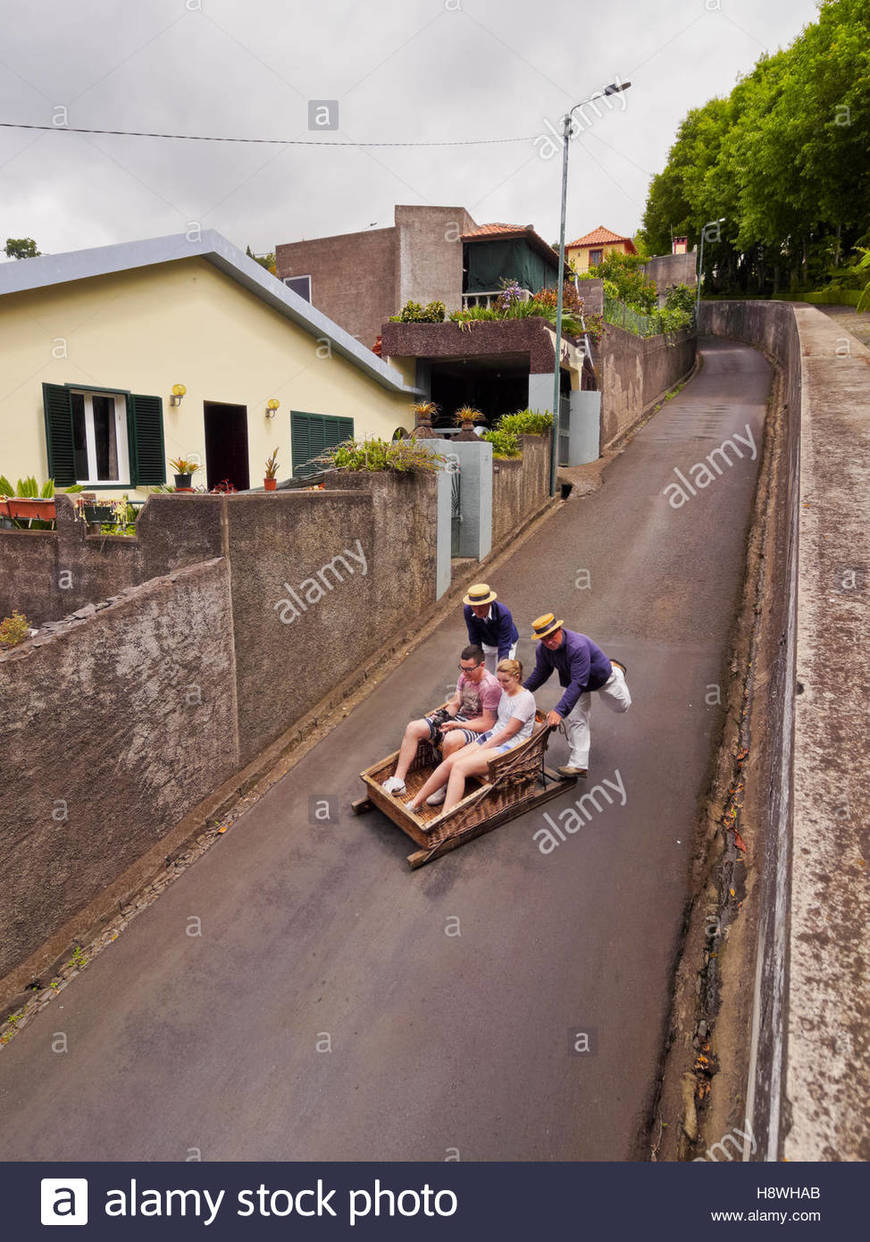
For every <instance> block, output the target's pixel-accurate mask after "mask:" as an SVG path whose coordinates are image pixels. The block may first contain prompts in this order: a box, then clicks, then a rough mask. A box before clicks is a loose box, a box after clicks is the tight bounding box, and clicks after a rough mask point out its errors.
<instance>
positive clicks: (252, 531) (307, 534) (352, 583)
mask: <svg viewBox="0 0 870 1242" xmlns="http://www.w3.org/2000/svg"><path fill="white" fill-rule="evenodd" d="M436 528H437V513H436V500H435V479H434V476H427V475H415V474H410V473H409V474H366V473H362V474H358V475H351V474H347V475H335V476H333V477H332V478H330V479H329V485H328V487H327V488H326V489H325V490H323V491H317V490H315V491H296V490H290V489H287V490H283V489H282V490H280V491H278V492H274V493H271V494H269V495H266V494H265V493H251V494H243V495H235V496H233V495H231V496H211V495H195V496H190V495H187V496H176V495H172V494H167V495H155V496H151V497H150V498H149V499H148V501H147V503H146V505H145V508H144V509H143V511H142V513H141V515H140V517H139V521H138V523H137V526H136V530H137V534H136V537H135V538H123V537H107V538H103V537H100V536H88V535H86V534H85V527H84V525H83V524H82V523H81V522H79V521H77V520H76V519H75V517H74V516H73V509H72V504H71V502H70V500H69V498H68V497H66V496H60V497H58V529H57V531H5V530H4V531H0V616H7V615H10V614H11V612H12V610H13V608H17V609H18V610H19V611H20V612H23V613H24V614H25V616H27V618H28V619H29V620H30V621H31V623H32V624H33V625H35V626H42V625H45V624H46V623H47V622H50V621H55V620H58V619H59V618H61V617H65V616H68V615H70V614H71V613H73V612H75V611H76V610H77V609H80V608H82V607H83V606H85V605H93V604H97V603H99V602H100V601H101V600H105V599H107V598H109V597H110V596H112V595H116V594H117V593H118V592H119V591H121V590H123V589H124V588H127V587H131V586H134V585H138V584H141V583H143V582H145V581H148V580H149V579H152V578H154V577H157V576H158V575H161V574H166V573H168V572H170V571H172V570H175V569H178V568H179V567H181V566H183V565H189V564H196V563H198V562H201V561H204V560H208V559H210V558H213V557H216V556H221V555H224V556H226V557H227V558H228V559H229V562H230V566H231V581H232V606H233V615H234V622H235V629H236V649H237V660H238V712H239V720H240V722H241V736H242V739H243V741H242V748H241V755H242V762H243V763H244V762H247V761H248V760H249V759H251V758H253V756H254V755H255V754H257V752H258V751H259V750H261V749H262V748H263V747H264V746H266V745H268V744H269V743H270V742H272V741H274V740H275V738H277V737H279V736H280V734H281V733H283V732H284V731H285V730H286V729H288V728H290V726H291V725H292V724H293V723H294V722H295V721H296V720H297V719H298V718H299V717H300V716H302V715H304V714H305V712H307V711H308V710H309V709H310V708H311V707H313V706H314V704H315V703H316V702H318V701H319V699H320V698H322V697H323V696H324V695H325V694H326V693H328V691H329V690H330V689H331V688H332V686H333V685H334V684H335V683H336V682H337V681H340V680H342V678H344V677H345V676H347V674H348V673H349V672H351V671H352V669H353V666H354V664H355V662H356V661H357V660H359V659H364V658H365V657H366V656H367V655H369V654H370V653H371V652H372V651H374V650H375V649H376V648H377V647H378V646H379V645H380V644H381V643H382V642H384V641H385V639H386V637H387V635H388V634H389V633H390V632H391V630H392V629H393V628H394V627H395V626H396V625H397V624H398V622H399V619H400V616H401V614H402V612H403V610H406V609H408V608H411V609H420V608H424V607H426V606H427V605H428V604H431V603H432V602H433V601H434V599H435V576H436V575H435V557H436V535H435V531H436ZM357 541H359V542H357ZM336 558H339V559H338V560H336ZM306 580H309V582H308V587H307V593H308V594H307V598H306V593H305V590H304V589H303V590H302V591H301V592H300V591H297V600H296V601H294V599H293V596H292V595H290V594H288V591H287V589H285V584H289V588H290V589H291V590H293V589H296V588H298V587H299V585H300V584H301V583H303V582H306ZM397 582H401V584H402V591H401V594H399V593H397V591H396V589H395V586H396V583H397ZM281 600H286V601H287V604H286V606H281V603H280V601H281ZM276 605H277V607H276ZM294 612H295V613H296V615H295V616H294ZM282 617H283V618H284V620H283V621H282V620H281V618H282ZM324 634H331V635H342V636H352V637H353V642H352V643H350V644H349V643H347V642H343V641H341V642H337V643H336V642H332V641H330V642H324V641H322V636H323V635H324ZM300 669H304V675H302V674H300V671H299V670H300Z"/></svg>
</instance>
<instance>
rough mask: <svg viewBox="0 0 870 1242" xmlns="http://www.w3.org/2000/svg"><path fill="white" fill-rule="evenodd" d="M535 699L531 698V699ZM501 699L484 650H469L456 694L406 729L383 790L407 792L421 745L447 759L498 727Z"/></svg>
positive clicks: (462, 661)
mask: <svg viewBox="0 0 870 1242" xmlns="http://www.w3.org/2000/svg"><path fill="white" fill-rule="evenodd" d="M530 697H531V696H530ZM500 699H501V686H500V685H499V684H498V681H496V679H495V677H493V675H492V673H490V672H488V671H487V668H486V665H485V663H484V658H483V651H482V649H481V648H480V647H475V646H471V647H466V648H464V650H463V652H462V655H461V656H460V657H459V681H458V682H457V683H456V693H455V694H454V695H453V697H452V698H451V699H450V700H449V701H448V702H447V703H446V704H445V706H444V707H440V708H439V709H438V711H437V712H434V713H433V714H432V715H431V716H424V717H423V719H422V720H412V721H411V723H410V724H409V725H408V727H407V728H406V729H405V736H404V737H403V738H402V745H401V748H400V750H399V758H398V761H397V763H396V770H395V772H394V773H393V775H392V776H390V777H388V778H387V779H386V780H385V781H384V783H383V787H384V789H385V790H386V792H387V793H389V794H400V793H403V792H404V790H405V777H406V776H407V775H408V768H409V767H410V766H411V764H412V762H413V760H414V757H415V755H416V754H417V745H418V743H419V742H421V741H423V740H424V739H425V738H428V739H429V741H430V742H431V743H432V744H433V746H438V747H440V748H441V753H442V755H444V756H445V758H446V757H447V756H448V755H451V754H453V753H454V752H456V751H458V750H460V749H461V748H462V747H463V746H466V745H467V744H468V743H469V742H474V741H476V740H477V737H478V735H479V734H481V733H485V732H486V731H487V730H488V729H491V728H492V726H493V725H494V724H495V713H496V709H497V708H498V704H499V700H500Z"/></svg>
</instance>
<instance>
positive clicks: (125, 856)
mask: <svg viewBox="0 0 870 1242" xmlns="http://www.w3.org/2000/svg"><path fill="white" fill-rule="evenodd" d="M83 612H84V615H80V616H75V617H70V618H68V619H67V620H65V621H61V622H58V623H56V624H54V625H53V626H51V627H50V628H48V629H45V630H43V631H41V632H40V634H39V635H37V636H36V637H35V638H32V639H30V640H29V641H27V642H25V643H23V644H22V645H21V646H20V647H17V648H15V649H13V650H11V651H7V652H4V653H0V692H2V697H3V703H4V709H3V710H4V729H3V735H4V741H3V780H2V782H0V873H2V875H3V904H4V916H3V919H2V920H0V978H2V977H3V976H4V975H6V974H7V973H8V972H9V971H10V970H11V969H12V968H13V967H14V966H15V965H17V964H18V963H19V962H21V961H23V960H24V959H25V958H26V957H28V956H29V955H30V954H31V953H32V952H34V951H35V950H36V949H37V948H39V947H40V946H41V945H42V944H43V943H45V942H46V941H47V940H49V939H50V938H51V936H52V935H53V933H54V932H56V931H57V929H58V928H60V927H61V926H62V925H63V924H64V923H65V922H66V921H67V920H68V919H69V918H71V917H72V916H73V915H75V913H76V912H77V911H79V910H81V909H83V908H84V907H85V906H86V905H87V904H88V903H89V902H90V901H92V900H93V899H94V898H95V897H97V896H98V895H99V894H100V893H101V892H102V891H103V890H104V889H105V888H106V887H107V886H108V885H110V884H111V883H112V882H113V881H114V880H115V879H117V877H118V876H120V875H121V873H122V872H123V871H124V870H125V869H126V868H127V867H128V866H129V865H130V864H131V863H133V862H135V861H136V859H138V858H139V857H140V856H141V855H143V854H144V853H146V852H147V851H148V850H149V849H150V848H151V847H152V846H153V845H154V844H155V843H156V842H157V841H159V840H160V838H161V836H163V835H164V834H165V833H167V832H168V831H169V830H170V829H171V828H172V827H174V825H175V824H177V823H178V822H179V820H181V819H182V818H183V817H184V816H185V815H186V814H187V812H188V811H189V810H190V809H191V808H192V807H194V806H195V805H196V804H197V803H198V802H200V801H201V800H202V799H203V798H204V797H206V795H207V794H208V793H209V792H210V791H211V790H212V789H214V788H215V787H216V786H217V785H219V784H220V783H221V782H222V781H223V780H225V779H226V778H227V777H228V776H229V775H230V774H231V773H232V772H233V770H234V769H235V768H236V767H238V764H239V744H238V733H237V728H236V717H235V706H234V680H235V678H234V656H233V642H232V613H231V607H230V592H229V572H228V565H227V562H226V561H224V560H210V561H206V562H203V563H202V564H199V565H195V566H192V567H189V568H186V569H182V570H180V571H178V573H176V574H172V575H169V576H164V577H160V578H155V579H153V580H152V581H150V582H148V583H146V584H145V585H143V586H136V587H132V588H130V589H129V590H127V591H125V592H123V593H122V594H121V595H120V596H118V597H117V598H115V599H112V600H107V601H106V602H105V603H103V604H102V605H101V606H99V607H94V606H90V607H89V608H87V609H85V610H83Z"/></svg>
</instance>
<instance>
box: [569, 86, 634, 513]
mask: <svg viewBox="0 0 870 1242" xmlns="http://www.w3.org/2000/svg"><path fill="white" fill-rule="evenodd" d="M630 86H631V83H630V82H623V81H621V80H620V79H619V78H617V79H616V81H615V82H611V83H610V85H609V86H605V87H604V90H601V91H596V92H595V93H594V95H590V96H589V98H588V99H583V100H581V101H580V103H576V104H575V105H574V107H573V108H572V109H571V110H570V112H566V113H565V115H564V116H563V117H562V211H561V223H560V226H559V276H558V284H557V293H556V340H555V348H554V374H553V431H552V448H551V450H550V495H551V496H555V494H556V464H557V461H558V458H559V398H560V396H561V376H562V365H561V357H560V354H561V349H562V309H563V307H562V297H563V293H564V283H565V210H566V207H567V203H568V143H569V142H570V140H571V136H572V133H573V131H574V113H575V112H576V111H577V109H578V108H582V107H584V106H585V105H586V104H588V103H592V101H593V99H603V98H605V96H607V95H618V94H619V93H620V91H627V90H628V88H629V87H630Z"/></svg>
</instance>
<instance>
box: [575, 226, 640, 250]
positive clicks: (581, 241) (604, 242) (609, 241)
mask: <svg viewBox="0 0 870 1242" xmlns="http://www.w3.org/2000/svg"><path fill="white" fill-rule="evenodd" d="M616 242H626V243H627V244H628V253H629V254H637V247H636V246H635V244H634V242H633V241H632V240H631V238H630V237H620V236H619V234H618V233H612V232H611V231H610V229H606V228H605V227H604V225H603V224H599V226H598V228H597V229H593V230H592V232H591V233H587V234H586V236H585V237H578V238H577V240H576V241H572V242H568V243H567V244H566V247H565V248H566V250H573V249H575V248H576V247H578V246H612V245H614V244H615V243H616Z"/></svg>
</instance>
